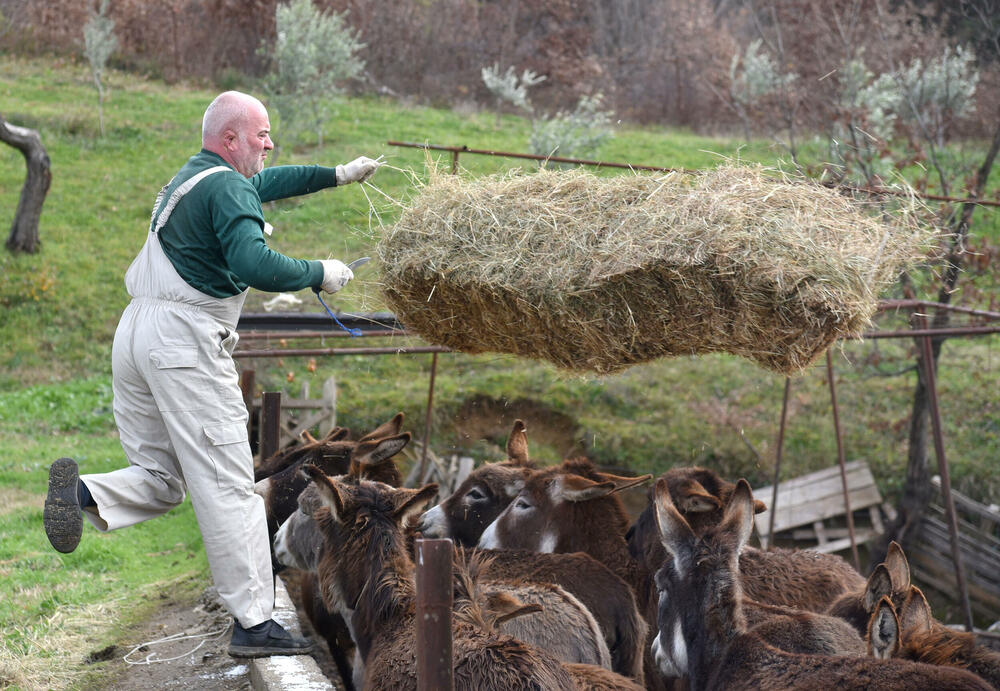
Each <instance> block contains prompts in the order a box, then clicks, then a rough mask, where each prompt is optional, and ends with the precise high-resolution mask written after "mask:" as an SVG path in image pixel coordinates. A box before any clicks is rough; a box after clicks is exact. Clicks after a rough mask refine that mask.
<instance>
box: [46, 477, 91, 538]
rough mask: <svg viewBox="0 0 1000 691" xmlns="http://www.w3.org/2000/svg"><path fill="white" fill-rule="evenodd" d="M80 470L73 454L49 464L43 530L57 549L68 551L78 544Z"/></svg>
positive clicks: (80, 519)
mask: <svg viewBox="0 0 1000 691" xmlns="http://www.w3.org/2000/svg"><path fill="white" fill-rule="evenodd" d="M79 480H80V471H79V469H78V468H77V465H76V461H74V460H73V459H72V458H60V459H59V460H58V461H56V462H55V463H53V464H52V467H51V468H49V493H48V496H46V498H45V511H44V513H43V521H44V525H45V534H46V536H48V538H49V542H51V543H52V546H53V547H55V548H56V550H57V551H59V552H62V553H63V554H68V553H70V552H72V551H73V550H74V549H76V546H77V545H79V544H80V535H81V534H82V533H83V513H82V512H81V511H80V500H79V499H78V498H77V496H76V487H77V483H78V482H79Z"/></svg>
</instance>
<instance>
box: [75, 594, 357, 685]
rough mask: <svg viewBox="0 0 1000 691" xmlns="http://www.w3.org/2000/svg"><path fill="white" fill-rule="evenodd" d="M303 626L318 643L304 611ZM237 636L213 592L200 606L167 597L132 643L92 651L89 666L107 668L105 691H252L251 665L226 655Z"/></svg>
mask: <svg viewBox="0 0 1000 691" xmlns="http://www.w3.org/2000/svg"><path fill="white" fill-rule="evenodd" d="M295 580H296V579H294V578H288V579H284V582H285V583H286V587H287V588H288V591H289V596H290V597H291V598H292V601H293V602H295V603H296V606H297V607H298V592H297V587H296V586H295V583H294V582H295ZM293 591H294V592H293ZM299 621H300V623H301V625H302V629H303V633H304V634H305V635H306V636H309V637H312V638H313V639H314V640H316V639H315V635H314V632H313V631H312V629H311V627H310V626H309V622H308V620H307V619H306V617H305V615H304V613H303V612H302V611H301V610H300V611H299ZM231 636H232V617H231V616H230V615H229V614H228V613H227V612H226V610H225V609H224V608H223V606H222V603H221V602H220V601H219V599H218V597H217V595H216V593H215V590H214V589H213V588H211V587H210V588H208V589H206V590H205V591H204V592H203V593H202V594H201V596H200V597H199V598H197V600H196V601H194V602H192V601H190V600H176V599H171V598H165V599H164V600H163V603H162V606H160V607H158V608H157V611H156V613H155V615H154V616H152V617H151V618H150V619H149V620H148V621H146V622H145V623H144V624H143V625H142V626H141V627H139V628H137V629H135V630H133V631H132V632H130V633H129V635H128V640H127V641H123V642H122V643H121V644H120V645H117V646H111V647H109V648H106V649H104V650H99V651H93V652H91V653H90V655H89V656H88V661H89V662H93V663H105V667H104V669H105V670H106V672H107V676H106V677H105V678H106V679H107V683H106V685H104V686H103V687H101V688H103V689H105V690H107V691H112V690H114V691H149V690H151V689H187V690H190V689H198V691H248V690H249V689H250V688H251V686H250V668H249V665H248V664H247V661H245V660H238V659H235V658H232V657H230V656H229V655H228V654H227V653H226V648H227V647H228V646H229V639H230V637H231ZM164 639H168V640H164ZM316 642H317V645H316V651H315V652H314V653H313V658H314V659H316V661H317V663H318V664H319V666H320V669H322V670H323V671H324V672H325V673H326V674H327V676H329V677H330V678H331V679H332V680H333V684H334V686H335V688H337V689H341V688H343V687H342V685H340V683H339V677H338V676H337V672H336V667H334V665H333V660H332V658H331V657H330V654H329V651H328V650H327V648H326V643H325V642H324V641H322V640H317V641H316ZM143 643H145V645H141V644H143ZM140 645H141V647H139V648H138V649H133V648H134V646H140ZM126 658H127V660H128V661H126Z"/></svg>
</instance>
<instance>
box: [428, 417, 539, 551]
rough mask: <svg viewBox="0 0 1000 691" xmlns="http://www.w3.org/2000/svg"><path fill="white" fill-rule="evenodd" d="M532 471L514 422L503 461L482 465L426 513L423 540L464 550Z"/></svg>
mask: <svg viewBox="0 0 1000 691" xmlns="http://www.w3.org/2000/svg"><path fill="white" fill-rule="evenodd" d="M533 468H534V466H533V465H532V463H531V460H530V459H529V457H528V437H527V432H526V428H525V426H524V422H523V421H521V420H515V421H514V427H513V429H512V430H511V433H510V436H509V437H508V438H507V460H506V461H501V462H499V463H484V464H483V465H481V466H479V467H478V468H476V469H475V470H473V471H472V472H471V473H469V476H468V477H467V478H465V481H463V482H462V484H461V485H460V486H459V487H458V489H456V490H455V491H454V492H453V493H452V494H451V496H449V497H448V498H447V499H445V500H444V501H442V502H441V503H440V504H438V505H437V506H435V507H434V508H432V509H430V510H429V511H427V512H426V513H425V514H424V515H423V517H422V518H421V521H420V532H421V533H423V535H424V537H430V538H444V537H450V538H452V539H453V540H455V541H456V542H457V543H458V544H460V545H465V546H468V547H471V546H474V545H475V544H476V543H477V542H479V537H480V536H481V535H482V534H483V530H484V529H485V528H486V526H488V525H489V524H490V523H492V522H493V521H494V520H495V519H496V517H497V516H499V515H500V513H501V512H502V511H503V510H504V509H505V508H507V505H508V504H510V502H511V500H512V499H513V498H514V497H516V496H517V494H518V492H520V491H521V489H522V488H523V487H524V481H525V479H526V478H527V476H528V474H529V472H530V471H531V470H532V469H533Z"/></svg>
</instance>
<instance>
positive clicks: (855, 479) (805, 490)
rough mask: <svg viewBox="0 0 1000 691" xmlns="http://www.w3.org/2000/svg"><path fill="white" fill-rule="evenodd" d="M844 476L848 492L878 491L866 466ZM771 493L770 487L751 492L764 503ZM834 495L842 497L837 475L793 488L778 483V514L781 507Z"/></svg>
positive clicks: (849, 470)
mask: <svg viewBox="0 0 1000 691" xmlns="http://www.w3.org/2000/svg"><path fill="white" fill-rule="evenodd" d="M846 475H847V487H848V490H849V491H857V490H862V489H864V488H868V487H873V488H875V489H876V491H877V490H878V487H877V485H876V484H875V478H874V477H873V476H872V474H871V470H870V469H869V468H868V467H867V466H864V467H856V466H855V467H853V468H849V469H848V470H847V473H846ZM806 477H808V476H806ZM799 479H801V478H799ZM772 492H773V488H771V487H763V488H760V489H755V490H754V491H753V493H754V496H755V497H757V498H763V499H764V500H765V503H766V502H767V501H769V500H770V497H771V495H772ZM835 495H840V496H843V483H842V481H841V479H840V476H839V474H838V475H837V476H836V477H827V478H825V479H822V480H817V481H815V482H811V483H808V484H805V485H802V484H799V483H796V484H795V485H793V486H789V485H786V484H785V483H780V484H779V485H778V498H777V502H778V512H779V513H780V512H781V510H782V507H788V506H793V507H794V506H798V505H800V504H810V503H813V502H816V501H821V500H823V499H825V498H828V497H831V496H835Z"/></svg>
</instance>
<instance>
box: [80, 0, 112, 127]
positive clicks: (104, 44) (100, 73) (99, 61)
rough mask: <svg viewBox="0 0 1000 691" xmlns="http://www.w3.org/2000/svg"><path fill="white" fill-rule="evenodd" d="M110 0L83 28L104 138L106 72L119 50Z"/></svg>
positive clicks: (105, 1) (102, 4)
mask: <svg viewBox="0 0 1000 691" xmlns="http://www.w3.org/2000/svg"><path fill="white" fill-rule="evenodd" d="M107 13H108V0H101V6H100V9H98V11H97V12H94V11H93V10H91V11H90V19H89V20H88V21H87V23H86V24H85V25H84V27H83V55H84V57H85V58H87V62H89V63H90V74H91V76H92V77H93V78H94V85H95V86H96V87H97V117H98V120H99V122H100V127H101V136H102V137H103V136H104V83H103V78H104V71H105V69H106V67H107V64H108V58H109V57H111V54H112V53H114V52H115V50H116V49H117V48H118V39H117V38H116V37H115V22H114V20H113V19H111V18H110V17H108V14H107Z"/></svg>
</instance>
